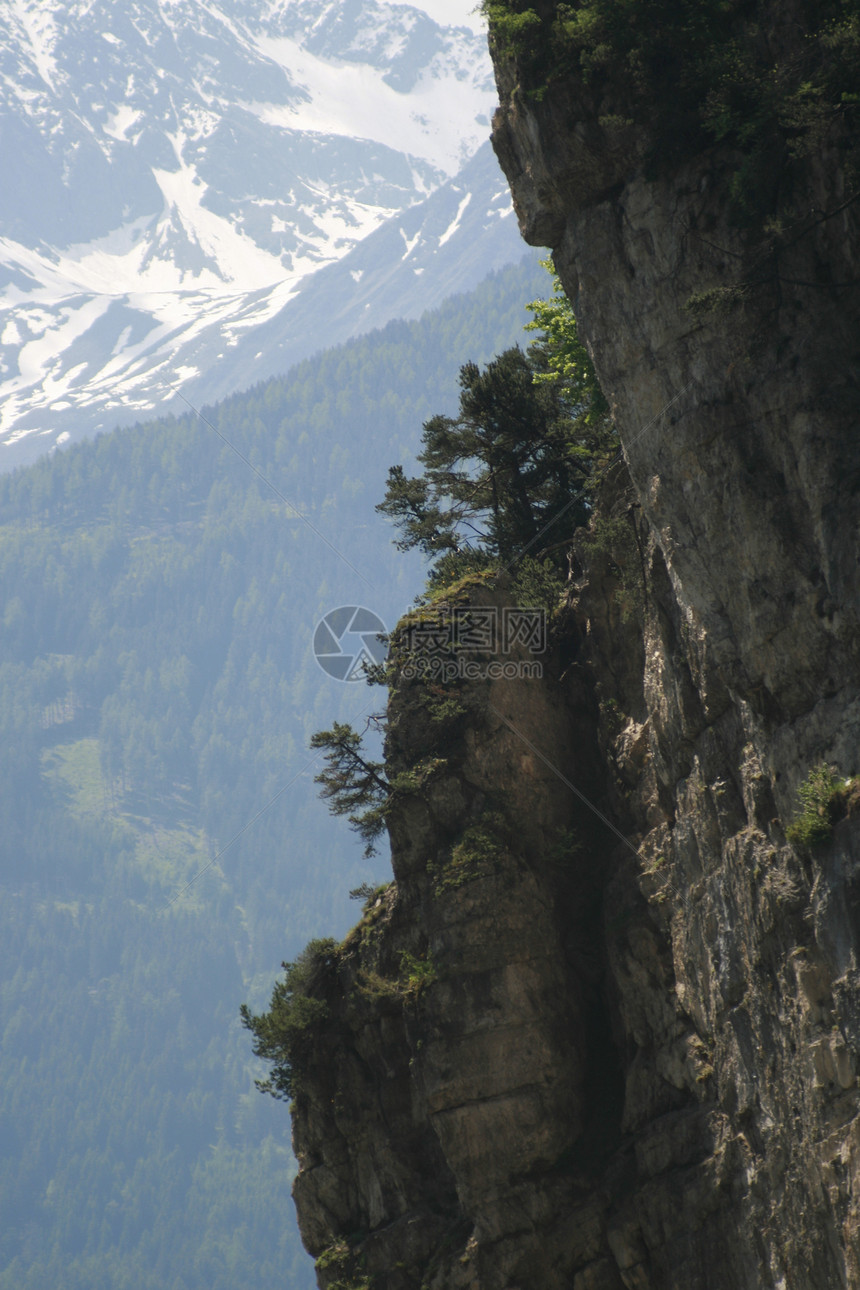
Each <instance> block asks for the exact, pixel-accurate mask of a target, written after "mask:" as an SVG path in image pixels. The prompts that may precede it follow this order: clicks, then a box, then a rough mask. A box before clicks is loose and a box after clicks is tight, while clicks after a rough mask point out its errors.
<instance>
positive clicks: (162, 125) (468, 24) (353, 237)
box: [0, 0, 521, 467]
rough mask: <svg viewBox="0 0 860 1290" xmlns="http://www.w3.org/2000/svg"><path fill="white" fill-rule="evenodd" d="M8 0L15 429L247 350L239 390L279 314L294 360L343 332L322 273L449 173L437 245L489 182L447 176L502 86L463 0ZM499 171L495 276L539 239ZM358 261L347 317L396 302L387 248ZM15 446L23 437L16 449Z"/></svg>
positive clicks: (5, 93) (193, 385) (345, 297)
mask: <svg viewBox="0 0 860 1290" xmlns="http://www.w3.org/2000/svg"><path fill="white" fill-rule="evenodd" d="M426 10H429V11H430V13H432V14H433V16H430V14H429V13H428V12H427V11H426ZM5 17H6V23H5V27H6V33H5V39H2V40H0V125H2V133H0V138H2V140H3V145H2V146H3V149H4V157H3V160H4V169H5V173H6V174H7V175H11V176H12V179H13V182H11V183H7V184H6V185H4V186H3V188H2V189H0V393H2V396H3V397H2V402H0V440H3V441H4V442H5V444H6V445H9V444H17V445H18V446H19V448H20V447H21V445H22V444H23V443H24V442H25V441H31V440H32V441H33V442H34V443H35V442H36V441H37V440H38V441H40V446H42V445H41V441H42V440H46V441H48V442H55V441H59V436H60V435H62V436H67V435H70V436H71V437H72V438H74V437H76V436H77V435H79V434H80V433H82V432H86V433H91V432H92V430H93V429H94V428H97V427H99V426H104V425H108V424H112V423H113V422H119V421H128V420H131V419H137V418H139V417H141V416H143V415H145V414H146V413H148V412H150V411H156V410H161V408H162V406H163V405H164V403H165V402H166V401H168V402H169V401H170V400H171V399H174V398H175V397H176V395H177V393H178V392H186V393H187V391H188V390H190V389H195V390H196V389H197V388H198V386H199V385H200V382H201V381H203V380H204V379H205V377H206V373H207V368H208V367H209V366H210V365H212V364H215V365H216V367H217V368H218V373H219V375H218V383H219V384H220V383H221V382H222V378H224V377H225V375H226V373H227V372H229V374H230V375H229V380H230V381H232V382H233V385H232V388H233V389H235V388H239V387H240V386H241V385H243V384H248V383H250V382H251V381H252V380H254V379H256V374H257V371H258V370H259V369H260V367H261V366H266V365H270V361H269V360H270V359H271V357H272V356H271V354H268V353H267V351H266V349H265V347H263V348H261V346H264V342H263V341H262V340H261V339H258V338H257V332H258V331H259V332H260V336H261V337H262V336H269V338H270V340H271V338H272V337H273V336H275V335H277V337H278V340H277V342H276V343H275V348H274V351H273V352H276V353H277V355H278V361H279V362H282V363H283V364H284V365H288V364H289V363H290V362H291V361H294V359H295V357H300V356H304V354H306V353H307V352H309V350H308V347H309V346H310V352H312V351H313V349H318V348H321V347H323V346H324V345H325V344H327V343H329V341H330V339H331V310H330V307H329V306H326V307H321V309H320V311H319V313H318V316H316V317H315V316H314V310H313V308H312V307H311V306H310V305H309V301H311V300H312V296H311V295H309V293H308V286H309V284H310V283H311V281H312V282H313V283H314V284H315V286H314V290H316V289H317V288H316V284H317V283H318V281H319V279H320V271H321V270H326V267H327V266H328V268H330V269H334V268H335V267H336V266H338V265H339V264H340V263H341V262H343V263H344V264H346V262H347V261H350V262H351V261H352V260H353V253H354V252H355V251H356V250H357V249H358V248H360V247H362V246H364V245H365V244H366V243H368V244H370V245H376V243H374V242H373V238H374V236H375V235H376V233H378V232H380V231H381V230H384V229H386V228H388V227H389V225H390V224H391V222H392V221H393V220H398V219H399V220H400V221H401V223H402V220H403V218H404V217H405V216H406V214H407V213H408V212H410V211H412V210H420V209H423V207H424V205H425V204H426V203H427V202H432V199H433V197H434V195H435V194H437V192H438V193H440V194H441V193H443V191H444V192H445V193H446V194H447V196H445V198H444V201H443V207H444V211H445V215H444V218H445V223H444V224H443V226H442V227H441V228H440V229H438V230H437V231H436V232H435V233H434V237H435V243H434V246H435V249H436V250H437V251H439V252H444V251H445V250H447V249H448V247H447V244H448V242H449V241H451V242H452V243H453V244H456V242H457V235H458V233H459V231H460V228H461V221H462V219H463V215H464V212H465V211H466V208H467V206H468V203H469V200H470V196H471V192H470V193H469V194H468V195H467V194H465V193H464V192H462V191H461V192H459V195H457V194H455V192H454V190H453V189H450V190H449V189H448V188H447V187H446V182H447V181H450V180H451V179H452V177H456V176H458V174H459V172H460V171H461V168H462V167H463V166H464V164H465V163H466V162H468V159H469V158H470V157H472V156H473V155H474V154H475V153H476V150H477V149H478V148H479V146H480V145H481V142H482V140H483V139H485V138H486V135H487V133H488V129H489V114H490V112H491V110H492V107H493V104H494V102H495V92H494V88H493V84H492V77H491V73H490V66H489V60H488V57H487V52H486V47H485V38H484V36H483V35H482V34H479V33H477V32H476V31H475V29H474V21H475V20H474V16H473V15H470V13H469V6H468V4H465V3H463V0H433V2H432V3H430V4H428V5H422V6H420V7H410V6H408V5H400V4H389V3H385V2H384V0H362V2H359V0H339V2H338V3H329V2H328V0H242V2H241V3H240V0H170V3H166V2H165V0H129V2H128V3H127V4H123V5H122V6H117V5H116V4H115V3H113V0H7V4H6V11H5ZM434 19H438V20H439V21H437V20H434ZM453 23H456V25H452V24H453ZM486 182H488V181H486V179H482V180H481V182H480V184H478V187H477V188H476V189H475V193H476V200H478V201H480V203H481V206H482V208H483V209H485V210H486V216H485V217H484V219H483V223H482V224H481V228H480V229H479V230H477V229H476V228H473V229H472V235H473V236H476V237H478V239H479V241H480V239H481V238H482V237H485V236H489V237H490V241H489V242H488V243H487V247H488V252H487V253H488V255H489V262H488V263H487V264H486V266H484V267H483V270H482V269H481V266H480V265H479V266H477V272H478V274H479V276H481V273H482V271H483V272H486V271H489V269H490V268H492V267H494V266H495V265H496V264H497V263H498V257H499V255H500V254H501V255H503V257H507V261H510V260H511V259H515V258H517V257H518V255H519V254H520V251H521V248H520V247H519V244H518V242H517V240H516V238H515V236H514V235H513V231H512V233H511V236H510V237H509V238H508V239H507V242H506V243H505V245H506V246H507V249H506V250H505V251H504V252H501V251H500V249H499V248H500V247H501V245H502V242H501V241H499V239H498V238H497V237H496V235H495V234H494V233H493V234H488V233H487V230H489V229H490V228H491V226H492V225H493V221H494V220H497V219H498V218H499V210H498V209H496V208H495V207H494V205H493V200H492V198H491V196H490V194H489V193H488V191H485V189H486ZM498 186H499V189H500V191H502V185H501V182H500V181H499V184H498ZM452 203H453V204H452ZM505 203H506V205H507V208H508V209H509V208H510V203H509V201H507V198H506V197H505ZM440 209H442V208H440ZM434 218H436V217H434ZM419 223H420V221H419ZM403 227H406V226H405V225H403ZM410 227H411V225H410ZM397 236H398V240H400V239H399V235H397ZM404 236H406V235H405V234H404ZM422 236H423V235H419V233H417V232H416V231H414V230H413V231H412V232H410V233H409V236H408V239H407V253H409V254H411V252H410V251H409V248H410V245H411V246H412V247H419V245H420V246H422V247H424V252H425V253H426V246H425V243H424V242H422V241H421V237H422ZM425 241H426V239H425ZM380 245H381V244H380ZM385 245H386V253H388V243H387V242H386V244H385ZM402 254H403V247H402V241H401V242H400V251H399V252H398V253H397V259H398V260H399V259H400V257H401V256H402ZM419 258H420V257H419V256H418V255H417V254H416V257H415V263H414V264H413V263H410V270H409V280H410V283H411V287H410V290H411V293H412V294H411V295H410V294H409V293H408V292H407V293H406V294H405V295H404V293H403V289H402V288H401V287H398V289H397V292H396V293H395V294H396V295H397V299H398V300H399V302H400V304H401V305H402V306H403V307H404V308H406V309H407V311H408V312H411V313H412V314H414V313H416V312H418V313H420V312H422V307H421V300H422V299H423V298H424V297H423V296H422V292H424V293H425V294H426V288H427V285H428V284H427V281H425V283H423V284H421V289H420V290H419V284H418V279H419V278H420V277H421V275H422V274H423V273H424V270H425V269H426V268H428V267H429V264H428V262H427V261H426V255H425V261H424V262H422V263H418V259H419ZM443 258H445V257H444V256H443ZM360 259H361V257H360ZM455 263H456V257H451V256H448V257H447V258H445V263H444V265H442V266H441V267H439V269H438V271H439V272H440V273H441V279H440V281H444V282H446V283H447V286H446V290H448V289H450V290H455V289H457V287H458V286H459V285H460V281H459V275H460V271H461V269H460V267H457V268H455V267H452V266H454V265H455ZM446 265H447V266H448V267H447V268H446V267H445V266H446ZM413 270H414V272H413ZM446 275H447V276H446ZM384 276H385V275H384V274H383V277H384ZM467 276H468V274H467ZM472 276H473V277H474V274H473V275H472ZM371 279H372V281H373V284H374V285H373V287H372V289H371V287H370V285H369V283H370V280H371ZM326 280H327V279H326ZM475 280H477V279H475ZM338 283H339V286H338V290H339V292H340V293H341V297H340V298H339V299H338V302H337V312H338V316H339V317H340V318H341V320H342V322H341V324H339V326H340V327H341V330H343V327H345V326H347V323H346V321H343V320H346V319H348V320H349V322H348V326H349V327H350V328H352V330H353V332H355V331H357V330H367V329H368V328H369V327H371V326H375V325H378V323H379V321H381V320H384V319H385V318H386V317H390V316H392V315H391V314H390V313H389V312H388V307H387V305H386V302H385V295H386V292H385V290H384V289H383V286H382V285H381V283H382V280H381V278H380V276H379V273H378V272H375V270H374V266H372V265H369V264H368V263H366V262H365V260H364V259H361V262H360V263H359V262H357V261H356V262H354V263H351V267H349V268H345V269H344V272H343V273H342V274H340V275H339V277H338ZM462 285H463V286H465V282H464V283H463V284H462ZM423 307H424V308H426V307H428V305H426V304H425V305H424V306H423ZM294 317H295V318H298V317H300V318H301V329H300V334H299V335H297V336H295V337H294V343H293V348H292V352H290V346H289V345H288V344H287V341H286V339H285V338H286V337H287V336H288V335H292V332H293V328H292V324H291V323H290V322H288V321H287V320H288V319H292V318H294ZM273 329H274V330H273ZM228 360H229V361H228ZM243 363H244V364H245V368H244V369H243V368H242V364H243ZM111 419H112V420H111ZM12 458H14V459H15V460H19V459H22V458H21V455H20V452H16V453H14V454H8V453H6V452H4V451H0V467H2V464H8V460H11V459H12ZM4 459H5V462H4Z"/></svg>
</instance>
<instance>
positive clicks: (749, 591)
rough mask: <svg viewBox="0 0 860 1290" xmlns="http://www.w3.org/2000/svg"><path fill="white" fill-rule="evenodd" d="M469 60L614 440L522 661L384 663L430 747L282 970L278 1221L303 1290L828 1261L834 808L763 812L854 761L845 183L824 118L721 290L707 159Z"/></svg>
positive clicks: (848, 839) (630, 1281)
mask: <svg viewBox="0 0 860 1290" xmlns="http://www.w3.org/2000/svg"><path fill="white" fill-rule="evenodd" d="M497 71H498V80H499V90H500V98H501V108H500V110H499V112H498V114H497V117H496V122H495V130H494V141H495V145H496V148H497V152H498V154H499V157H500V160H501V162H502V165H503V168H504V169H505V171H506V173H507V175H508V178H509V181H510V183H511V187H512V191H513V194H514V200H515V204H516V208H517V211H518V214H519V218H520V222H521V226H522V228H523V232H524V235H525V236H526V238H527V239H528V240H530V241H533V242H537V243H539V244H548V245H550V246H551V247H552V249H553V254H554V258H555V263H556V267H557V269H558V272H559V274H560V276H561V278H562V280H563V282H564V284H565V287H566V290H567V291H568V294H569V295H570V298H571V300H572V302H573V304H574V309H575V311H576V313H577V316H578V319H579V323H580V329H581V333H582V335H583V336H584V337H586V339H587V342H588V344H589V348H590V349H591V351H592V352H593V356H594V361H595V365H596V367H597V370H598V373H599V376H600V378H601V382H602V385H603V388H604V390H605V391H606V392H607V395H608V397H609V398H610V400H611V403H612V407H613V411H614V415H615V419H616V423H617V426H618V429H619V432H620V435H621V439H622V443H623V448H624V463H618V464H617V465H616V466H615V467H614V468H613V469H612V470H611V471H610V472H609V474H608V476H607V479H606V481H605V484H604V488H603V497H602V500H601V504H600V512H601V517H602V521H601V522H602V525H603V527H602V528H601V527H599V525H598V526H597V527H595V528H594V531H593V532H592V533H591V534H588V535H580V537H579V538H578V539H577V544H576V552H577V563H576V566H575V569H576V578H575V581H574V583H573V584H572V585H571V592H570V595H569V598H568V603H567V606H566V608H565V610H564V613H563V614H562V616H561V619H560V620H559V622H558V625H557V628H556V633H555V637H554V642H555V643H554V645H553V648H552V650H551V652H550V653H549V654H548V655H547V658H546V667H545V672H544V676H543V679H541V680H537V679H535V678H531V679H513V680H505V679H500V680H498V681H493V682H487V683H480V684H475V685H470V686H465V687H460V688H459V689H458V690H457V691H456V695H455V699H456V702H455V703H454V705H453V707H451V706H449V707H447V708H438V709H437V712H438V715H437V717H436V718H434V716H433V715H432V708H433V704H434V703H437V704H438V702H440V701H441V700H440V696H439V694H437V693H436V692H435V691H433V687H432V686H428V685H427V684H426V683H423V682H421V681H420V680H413V681H410V680H408V679H404V678H403V675H402V674H401V676H400V678H399V680H397V679H396V684H395V689H394V695H393V699H392V708H391V713H390V733H389V747H388V757H389V761H390V765H391V766H392V767H393V768H394V769H395V770H397V769H403V770H408V769H409V768H410V767H413V766H415V764H416V763H417V762H418V761H419V760H420V759H421V758H426V757H427V756H431V755H432V756H435V757H437V758H438V759H442V760H444V765H441V764H440V765H439V766H436V768H435V770H434V773H433V774H432V776H429V777H428V779H427V781H426V783H423V785H422V788H421V792H416V793H415V794H413V795H412V796H406V797H405V798H404V800H403V802H402V803H401V805H400V806H398V808H397V810H396V812H395V814H394V816H393V818H392V821H391V837H392V852H393V862H394V873H395V880H396V881H395V884H394V885H393V886H392V887H391V888H390V889H389V890H388V891H387V892H386V893H384V894H379V895H378V896H376V897H375V898H374V899H373V900H372V901H371V902H370V904H369V906H368V909H367V911H366V913H365V917H364V919H363V920H362V922H361V923H360V924H359V926H358V928H357V929H356V930H355V932H353V933H352V934H351V936H350V938H348V940H347V942H346V943H345V944H344V946H343V947H342V949H341V951H340V952H339V954H338V956H337V961H336V963H335V964H334V966H332V967H331V969H330V971H329V973H328V976H327V977H326V982H325V984H324V985H321V986H320V987H319V988H320V990H321V992H322V994H324V996H325V999H326V1001H327V1007H328V1010H329V1021H328V1023H327V1024H326V1026H325V1027H323V1028H322V1029H321V1030H320V1033H319V1034H318V1035H317V1036H316V1037H315V1039H314V1046H313V1051H312V1054H311V1057H310V1059H309V1071H310V1074H309V1075H308V1076H307V1078H306V1079H305V1080H304V1082H303V1085H302V1088H301V1089H300V1090H299V1091H298V1092H297V1096H296V1106H295V1118H294V1129H295V1144H296V1150H297V1154H298V1158H299V1164H300V1172H299V1176H298V1179H297V1182H296V1191H295V1195H296V1203H297V1206H298V1211H299V1219H300V1224H301V1227H302V1231H303V1234H304V1237H305V1241H306V1243H307V1245H308V1248H309V1249H310V1250H311V1252H312V1253H313V1254H314V1255H315V1256H317V1257H319V1260H320V1261H319V1278H320V1284H321V1285H323V1286H330V1287H335V1286H338V1287H346V1286H355V1287H362V1286H385V1287H386V1290H407V1288H413V1287H416V1288H417V1287H419V1286H427V1287H428V1288H434V1290H442V1287H445V1288H446V1290H448V1288H452V1290H454V1288H457V1287H462V1288H463V1290H466V1288H467V1287H468V1288H469V1290H515V1288H516V1290H556V1288H558V1290H561V1287H565V1288H568V1287H573V1288H574V1290H619V1288H620V1287H626V1288H627V1290H832V1288H834V1287H858V1286H860V1086H858V1073H860V963H858V959H860V818H858V816H856V815H855V813H854V810H853V802H852V799H851V796H850V794H846V793H845V791H844V790H843V791H842V795H841V797H840V798H839V801H840V803H841V805H840V811H839V812H838V813H839V814H841V816H842V818H839V819H836V821H835V823H834V824H833V828H832V833H831V835H830V836H829V837H827V838H825V840H824V841H823V842H821V843H819V844H818V845H815V846H811V845H809V846H807V845H802V844H801V843H799V842H796V843H795V844H794V845H792V844H790V843H789V841H788V840H787V837H786V830H787V828H788V826H789V823H790V821H791V820H792V818H793V817H794V815H795V814H796V812H797V792H798V789H799V787H800V786H801V785H802V784H803V783H804V782H805V781H807V779H808V776H809V775H810V772H812V771H814V769H815V768H816V767H817V766H820V765H823V764H827V765H829V766H831V767H834V768H836V771H837V772H838V773H839V775H840V776H842V777H843V778H847V777H851V776H853V775H854V774H855V773H856V772H858V771H860V747H858V744H860V739H858V733H860V623H858V610H860V594H858V593H860V545H859V544H858V539H860V528H858V521H860V425H858V421H860V390H859V389H858V384H860V327H859V326H858V323H859V322H860V318H858V313H859V312H860V291H858V286H857V283H858V281H860V262H858V261H860V249H858V248H860V242H858V237H857V234H858V227H857V224H858V208H860V202H858V203H854V204H852V203H851V201H850V193H849V192H848V191H847V189H846V188H845V178H844V170H843V168H842V166H841V161H840V158H841V155H842V154H841V152H840V141H839V139H838V137H837V136H836V134H835V133H832V134H831V135H823V136H822V138H821V140H820V145H819V147H818V148H817V150H816V152H815V154H814V155H811V156H810V157H809V158H808V159H807V160H806V162H805V163H804V165H803V167H802V168H801V170H800V171H799V177H798V175H796V176H795V196H794V206H795V209H796V210H798V211H800V212H801V216H800V219H801V225H802V227H800V231H799V233H798V235H797V236H795V237H794V238H788V239H784V240H783V243H782V244H780V246H779V248H778V249H777V250H776V251H774V252H773V253H772V256H771V259H770V260H768V262H767V265H768V267H767V271H766V272H757V276H756V275H752V276H750V275H749V274H747V276H746V278H745V276H744V275H745V273H746V271H747V269H748V268H749V266H750V262H751V257H752V258H753V259H755V256H756V255H758V256H759V258H758V259H757V260H756V264H757V265H758V266H759V268H760V265H761V258H760V253H759V252H755V254H754V253H753V252H752V251H751V250H750V239H749V236H748V235H747V234H745V233H743V231H741V230H739V229H738V227H737V225H736V224H734V223H733V222H732V221H731V220H730V219H729V217H728V215H727V203H726V199H725V198H726V191H727V185H728V182H729V175H730V173H732V169H733V167H734V166H735V164H736V158H734V157H733V156H731V155H730V154H729V153H728V152H727V151H723V152H721V151H720V149H719V148H717V147H714V148H711V149H709V150H707V151H706V152H704V153H699V154H697V155H695V156H692V157H690V156H688V157H686V158H685V159H682V160H680V161H678V162H677V164H675V165H673V166H669V167H664V168H662V169H658V170H657V171H656V172H654V173H652V172H651V170H649V168H648V167H645V166H643V164H642V158H643V157H644V156H645V155H646V153H647V151H648V140H647V139H645V138H644V135H643V130H644V127H643V128H642V130H639V133H637V130H638V129H639V128H638V127H631V128H630V129H627V128H625V130H622V131H621V132H620V133H619V130H618V128H617V126H612V125H611V124H608V125H605V126H604V125H601V124H600V114H599V112H598V111H597V109H595V107H594V105H593V104H585V102H584V99H583V97H582V94H581V92H580V90H581V87H578V86H577V84H576V83H575V80H568V81H566V80H565V79H564V78H560V79H559V80H558V81H556V82H552V83H551V84H550V85H549V88H548V89H547V90H546V92H545V93H542V94H540V95H531V96H530V95H529V94H527V93H526V92H524V90H523V86H522V83H521V78H522V67H521V66H520V65H519V63H518V60H517V58H516V56H514V55H511V54H504V55H501V54H500V55H498V56H497ZM834 131H836V127H835V126H834ZM619 140H620V142H619ZM753 279H754V280H753ZM739 283H740V284H741V286H740V288H738V284H739ZM750 284H752V285H750ZM721 291H722V292H723V293H724V297H725V298H726V299H728V300H729V302H730V304H731V306H732V307H731V309H730V311H728V312H726V311H719V310H716V311H715V310H711V311H704V312H703V311H699V312H696V311H691V309H689V308H688V307H687V306H688V304H689V302H690V301H691V300H695V299H696V298H698V299H700V300H702V299H705V298H707V297H708V296H710V297H711V298H714V293H715V292H716V293H717V294H719V293H720V292H721ZM504 594H505V589H504V586H503V585H502V584H500V585H499V586H498V587H497V588H496V590H495V592H490V591H488V590H486V589H483V588H481V589H478V590H476V591H474V592H473V593H472V596H473V603H477V604H480V603H486V602H487V601H488V598H491V597H492V596H493V595H495V596H496V597H499V598H500V599H499V600H498V601H495V602H492V603H498V604H501V603H502V601H503V599H504ZM482 598H483V601H482ZM449 697H450V696H449ZM834 783H835V781H834ZM835 798H836V795H834V800H835ZM821 809H822V810H826V809H827V808H826V806H824V807H822V808H821ZM825 831H826V830H825Z"/></svg>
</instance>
